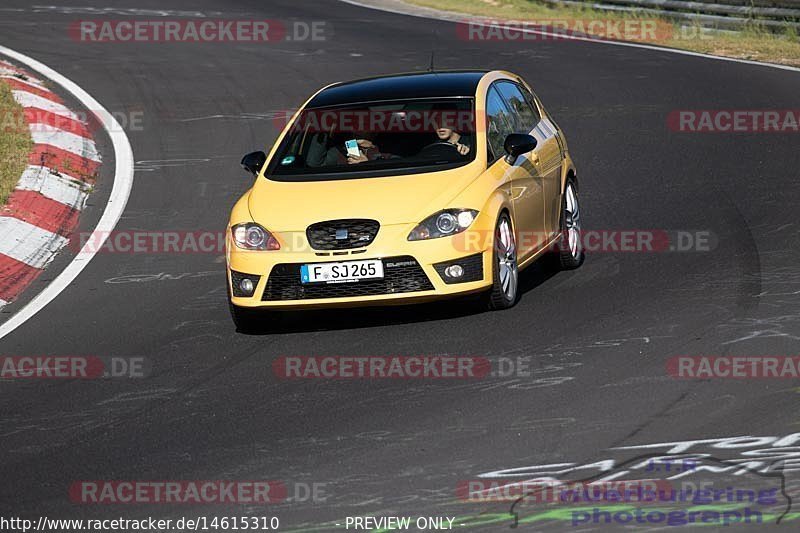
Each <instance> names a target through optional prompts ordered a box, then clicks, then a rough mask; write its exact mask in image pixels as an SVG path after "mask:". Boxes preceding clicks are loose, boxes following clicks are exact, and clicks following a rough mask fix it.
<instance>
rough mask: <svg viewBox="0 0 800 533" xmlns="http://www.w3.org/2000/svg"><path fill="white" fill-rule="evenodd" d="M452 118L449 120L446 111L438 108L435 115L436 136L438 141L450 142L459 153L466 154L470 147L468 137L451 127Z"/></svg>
mask: <svg viewBox="0 0 800 533" xmlns="http://www.w3.org/2000/svg"><path fill="white" fill-rule="evenodd" d="M452 123H453V120H449V119H448V117H447V112H445V111H442V110H440V111H439V115H438V116H437V117H436V137H438V138H439V141H440V142H446V143H450V144H452V145H453V146H454V147H455V149H456V150H457V151H458V153H459V154H461V155H467V154H468V153H469V151H470V149H471V148H472V147H471V146H470V141H469V138H468V137H466V136H462V135H461V134H460V133H458V132H457V131H456V130H455V129H454V128H453V124H452Z"/></svg>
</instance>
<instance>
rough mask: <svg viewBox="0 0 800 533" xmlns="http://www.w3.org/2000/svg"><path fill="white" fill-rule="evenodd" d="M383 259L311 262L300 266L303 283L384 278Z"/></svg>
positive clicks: (345, 281) (349, 281) (346, 281)
mask: <svg viewBox="0 0 800 533" xmlns="http://www.w3.org/2000/svg"><path fill="white" fill-rule="evenodd" d="M382 277H383V261H381V260H380V259H368V260H365V261H345V262H342V263H311V264H309V265H302V266H301V267H300V281H301V282H303V283H354V282H357V281H360V280H362V279H372V278H382Z"/></svg>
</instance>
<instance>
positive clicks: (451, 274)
mask: <svg viewBox="0 0 800 533" xmlns="http://www.w3.org/2000/svg"><path fill="white" fill-rule="evenodd" d="M444 275H445V276H447V277H448V278H460V277H461V276H463V275H464V267H462V266H461V265H450V266H449V267H447V268H445V269H444Z"/></svg>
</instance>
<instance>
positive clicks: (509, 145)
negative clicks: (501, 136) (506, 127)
mask: <svg viewBox="0 0 800 533" xmlns="http://www.w3.org/2000/svg"><path fill="white" fill-rule="evenodd" d="M503 148H505V150H506V154H508V156H507V157H506V160H507V161H508V162H509V163H513V162H514V161H515V160H516V159H517V158H518V157H519V156H521V155H522V154H527V153H528V152H530V151H531V150H533V149H534V148H536V137H534V136H533V135H528V134H527V133H512V134H510V135H509V136H508V137H506V142H505V143H504V144H503Z"/></svg>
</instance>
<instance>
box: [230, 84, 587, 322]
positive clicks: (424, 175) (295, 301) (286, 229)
mask: <svg viewBox="0 0 800 533" xmlns="http://www.w3.org/2000/svg"><path fill="white" fill-rule="evenodd" d="M242 166H243V167H244V168H245V169H246V170H248V171H249V172H252V173H253V174H254V175H255V176H256V179H255V183H254V184H253V186H252V188H251V189H250V190H248V191H247V192H246V193H245V194H244V195H243V196H242V197H241V198H240V199H239V201H238V202H237V203H236V205H235V206H234V207H233V210H232V212H231V217H230V222H229V224H228V232H227V235H228V237H227V239H226V241H227V242H226V260H227V274H228V290H229V297H230V309H231V314H232V316H233V319H234V322H235V323H236V326H237V328H238V329H240V330H245V329H248V328H249V327H251V326H254V325H256V324H257V323H258V321H259V320H262V316H261V313H260V311H262V310H264V309H283V308H297V307H321V306H350V305H368V304H373V305H374V304H378V305H380V304H396V303H412V302H418V301H425V300H430V299H435V298H443V297H452V296H457V295H463V294H468V293H478V292H483V293H485V294H484V296H483V297H484V298H485V301H486V305H487V306H488V307H489V308H492V309H504V308H508V307H511V306H513V305H514V304H515V303H516V302H517V299H518V297H519V292H518V285H519V284H518V278H519V270H520V269H522V268H524V267H526V266H527V265H529V264H531V263H532V262H533V261H534V260H535V259H536V258H538V257H540V256H541V255H543V254H545V253H547V252H554V253H555V254H556V255H557V257H558V260H559V261H560V264H561V266H562V267H563V268H577V267H578V266H580V265H581V263H582V262H583V260H584V249H583V247H582V246H581V234H580V228H581V220H580V210H579V207H578V191H577V185H578V182H577V173H576V171H575V166H574V165H573V162H572V159H571V158H570V154H569V150H568V149H567V143H566V140H565V138H564V134H563V132H562V131H561V130H560V129H559V128H558V126H557V125H556V123H555V122H554V121H553V119H552V118H551V117H550V115H549V114H548V113H547V111H546V110H545V109H544V107H543V106H542V103H541V102H540V101H539V99H538V98H537V97H536V96H535V95H534V93H533V91H532V90H531V88H530V87H529V86H528V85H527V84H526V83H525V82H524V81H523V80H522V78H520V77H519V76H516V75H514V74H511V73H509V72H502V71H492V72H486V71H447V72H426V73H413V74H399V75H393V76H384V77H377V78H370V79H364V80H357V81H351V82H346V83H337V84H334V85H330V86H328V87H325V88H323V89H321V90H320V91H318V92H317V93H316V94H314V95H313V96H312V97H311V98H310V99H309V100H308V101H306V103H305V104H304V105H303V106H302V108H301V109H300V110H298V111H297V113H295V114H294V115H293V116H292V117H291V119H290V120H289V121H288V122H287V124H286V126H285V127H284V129H283V132H282V133H281V135H280V136H279V138H278V140H277V141H276V143H275V145H274V146H273V147H272V150H271V151H270V153H269V154H268V155H267V154H265V153H264V152H254V153H251V154H248V155H246V156H245V157H244V159H243V160H242Z"/></svg>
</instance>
